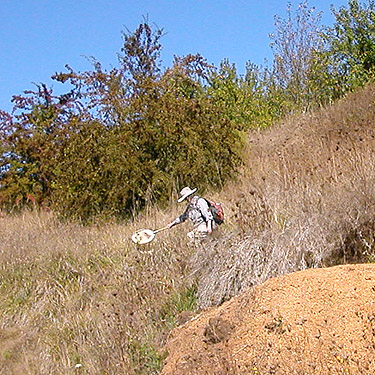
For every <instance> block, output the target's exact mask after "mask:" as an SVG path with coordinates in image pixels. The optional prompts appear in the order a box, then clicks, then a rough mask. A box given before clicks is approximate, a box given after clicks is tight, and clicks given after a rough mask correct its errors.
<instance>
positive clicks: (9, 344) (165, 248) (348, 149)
mask: <svg viewBox="0 0 375 375" xmlns="http://www.w3.org/2000/svg"><path fill="white" fill-rule="evenodd" d="M374 105H375V86H369V87H367V88H366V89H364V90H362V91H360V92H357V93H355V94H352V95H350V96H348V97H347V98H346V99H344V100H342V101H341V102H339V103H337V104H335V105H334V106H332V107H330V108H325V109H322V110H320V111H317V112H314V113H306V114H304V115H302V116H298V117H291V118H290V119H288V120H286V121H285V122H284V123H282V124H279V125H277V126H275V127H273V128H272V129H269V130H267V131H264V130H262V131H259V132H256V133H251V134H249V140H248V147H247V149H246V153H245V155H244V165H243V168H242V173H241V177H240V178H239V179H237V180H236V181H232V182H231V183H229V184H227V185H226V186H225V189H224V190H223V191H222V192H221V194H220V196H213V198H214V199H216V200H220V201H221V202H222V203H223V205H224V207H225V209H226V216H227V222H226V224H224V225H223V226H221V227H220V229H219V231H218V233H217V236H216V237H215V238H213V239H212V240H211V241H210V242H208V243H206V244H204V245H203V246H200V247H195V246H192V245H191V244H189V243H188V241H187V239H186V236H185V233H186V232H187V231H188V224H184V225H181V226H178V227H174V228H172V229H171V230H170V231H167V232H163V233H159V234H158V235H157V238H156V240H155V241H153V242H152V243H151V244H149V245H147V246H144V247H138V246H136V245H135V244H133V243H132V242H131V241H130V236H131V234H132V233H133V232H134V231H135V230H136V229H139V228H158V227H162V226H164V225H165V224H166V223H167V222H169V221H170V220H171V219H172V218H174V217H175V216H177V215H178V214H179V213H180V212H181V210H182V209H183V207H181V206H178V205H177V204H172V205H171V207H170V209H168V210H166V211H160V210H157V209H153V208H149V209H148V210H147V211H146V212H145V213H144V214H142V215H141V216H140V217H138V218H136V219H135V220H134V222H132V223H130V224H127V223H123V224H116V223H107V224H100V225H97V226H89V227H84V226H80V225H79V224H73V223H71V224H62V223H59V222H58V221H57V220H56V218H55V216H54V214H53V213H51V212H40V213H37V212H25V213H24V214H23V215H20V216H17V217H10V216H5V215H3V216H2V217H1V218H0V238H1V239H2V241H1V242H0V264H1V268H0V310H1V314H0V316H1V318H0V319H1V320H0V374H19V373H23V374H74V373H77V374H158V373H159V371H160V369H161V367H162V364H163V357H164V353H162V352H161V350H160V348H161V347H162V345H163V343H164V342H165V339H166V337H167V335H168V332H169V330H170V329H171V328H172V327H173V326H175V325H176V324H179V323H180V322H181V321H182V320H183V319H184V318H185V317H186V315H188V314H187V313H186V311H193V312H195V311H198V310H199V309H201V308H205V307H208V306H212V305H217V304H220V303H222V302H223V301H225V300H227V299H229V298H230V297H231V296H233V295H235V294H237V293H239V292H240V291H242V290H244V289H245V288H247V287H249V286H252V285H256V284H259V283H260V282H263V281H264V280H266V279H268V278H270V277H272V276H275V275H279V274H284V273H289V272H292V271H295V270H301V269H305V268H308V267H321V266H326V265H333V264H340V263H347V262H367V261H372V260H373V259H374V256H375V249H374V235H373V232H374V226H375V214H374V213H375V202H374V197H375V195H374V194H375V191H374V190H375V189H374V178H375V172H374V171H375V169H374V164H375V162H374V153H375V130H374V120H375V111H374ZM171 199H173V200H174V199H175V197H171Z"/></svg>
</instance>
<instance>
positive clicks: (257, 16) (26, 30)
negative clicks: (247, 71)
mask: <svg viewBox="0 0 375 375" xmlns="http://www.w3.org/2000/svg"><path fill="white" fill-rule="evenodd" d="M301 2H302V1H288V0H286V1H284V0H263V1H261V0H225V1H224V0H216V1H215V0H174V1H172V0H169V1H168V0H74V1H73V0H64V1H62V0H1V1H0V16H1V23H0V109H3V110H6V111H10V110H11V108H12V104H11V102H10V100H11V97H12V95H17V94H21V93H22V92H23V91H24V90H30V89H33V88H35V86H34V85H33V83H41V82H43V83H46V84H47V85H48V86H52V87H53V88H54V90H55V91H56V92H59V90H60V89H61V87H60V86H59V83H57V82H53V81H52V80H51V79H50V77H51V75H53V74H54V73H55V72H61V71H65V68H64V67H65V64H69V65H70V66H71V67H72V68H73V69H74V70H76V71H84V70H90V69H91V65H90V63H89V61H88V60H87V58H86V57H90V56H93V57H95V58H96V59H97V60H98V61H100V62H101V63H102V64H103V66H104V67H105V68H107V69H110V68H111V67H112V66H117V53H118V52H119V51H120V49H121V46H122V31H124V30H125V28H127V29H129V30H131V31H134V30H135V29H136V27H137V26H138V25H139V23H140V22H142V20H143V18H144V17H148V20H149V22H150V23H153V24H156V25H157V26H158V27H159V28H162V29H164V32H165V36H164V37H163V38H162V40H161V44H162V46H163V51H162V60H163V65H164V66H170V65H171V62H172V60H173V56H174V55H178V56H184V55H187V54H189V53H192V54H195V53H200V54H201V55H202V56H203V57H205V58H206V59H207V60H208V62H210V63H213V64H215V65H216V66H218V65H219V64H220V62H221V61H222V60H223V59H224V58H228V59H229V60H230V61H231V62H232V63H235V64H236V67H237V69H238V71H239V72H241V71H243V70H244V67H245V64H246V62H247V61H251V62H253V63H255V64H257V65H262V64H264V60H265V59H268V60H269V61H270V60H272V51H271V49H270V47H269V43H270V39H269V36H268V35H269V33H272V32H273V31H274V16H275V15H278V16H281V17H285V16H286V7H287V5H288V3H291V4H292V6H293V9H296V7H297V6H298V4H299V3H301ZM347 3H348V1H347V0H331V1H330V0H310V1H308V4H309V6H311V7H312V6H314V7H315V8H316V10H317V11H322V12H323V19H322V24H324V25H330V24H332V22H333V16H332V14H331V11H330V5H331V4H332V5H333V6H334V7H335V8H336V9H338V8H339V7H341V6H347Z"/></svg>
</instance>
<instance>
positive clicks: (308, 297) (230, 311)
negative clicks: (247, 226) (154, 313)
mask: <svg viewBox="0 0 375 375" xmlns="http://www.w3.org/2000/svg"><path fill="white" fill-rule="evenodd" d="M166 350H168V353H169V355H168V357H167V359H166V364H165V366H164V369H163V371H162V374H163V375H172V374H173V375H187V374H199V375H201V374H215V375H221V374H278V375H281V374H285V375H287V374H288V375H291V374H315V375H319V374H321V375H328V374H366V375H370V374H375V265H374V264H359V265H345V266H336V267H331V268H324V269H310V270H305V271H301V272H296V273H292V274H289V275H285V276H282V277H278V278H273V279H270V280H268V281H267V282H265V283H264V284H262V285H259V286H257V287H255V288H253V289H251V290H249V291H247V292H245V293H243V294H241V295H240V296H238V297H235V298H233V299H232V300H230V301H228V302H226V303H225V304H223V305H222V306H220V307H218V308H212V309H209V310H207V311H205V312H203V313H201V314H200V315H198V316H196V317H195V318H193V319H192V320H191V321H190V322H188V323H186V324H184V325H183V326H180V327H178V328H176V329H175V330H174V331H173V332H172V333H171V335H170V337H169V340H168V342H167V345H166Z"/></svg>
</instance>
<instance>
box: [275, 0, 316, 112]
mask: <svg viewBox="0 0 375 375" xmlns="http://www.w3.org/2000/svg"><path fill="white" fill-rule="evenodd" d="M320 21H321V13H319V12H318V13H316V10H315V8H313V7H309V6H308V2H307V1H304V2H303V3H300V4H299V5H298V8H297V10H296V11H295V12H293V11H292V5H291V4H290V3H289V4H288V7H287V16H286V18H285V19H283V18H282V17H280V16H276V17H275V32H274V33H273V34H270V38H271V47H272V50H273V54H274V67H273V72H272V76H271V81H273V85H272V87H273V90H272V91H271V92H274V93H275V95H276V98H279V101H280V102H282V104H283V107H285V111H289V110H295V109H296V108H297V109H298V108H307V107H309V105H310V103H311V100H312V98H313V96H314V91H313V90H312V88H311V86H310V76H311V68H312V66H313V65H314V62H315V60H314V58H315V56H316V54H317V53H319V52H320V51H322V48H323V41H322V38H321V36H320V32H321V29H322V28H321V25H320ZM275 85H276V86H275ZM275 88H277V89H276V92H275ZM280 90H282V91H280ZM281 92H282V95H281V97H280V94H281Z"/></svg>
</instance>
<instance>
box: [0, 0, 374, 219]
mask: <svg viewBox="0 0 375 375" xmlns="http://www.w3.org/2000/svg"><path fill="white" fill-rule="evenodd" d="M348 5H349V7H348V9H346V8H344V7H342V8H340V9H339V10H338V11H335V10H333V12H334V15H335V18H336V23H335V25H334V27H332V28H327V29H325V30H324V29H323V28H322V27H321V25H320V21H321V14H320V13H316V11H315V9H314V8H312V7H309V6H308V3H307V1H305V2H303V3H301V4H299V6H298V8H297V9H296V11H295V12H294V13H293V12H292V6H291V4H289V5H288V8H287V16H286V18H285V19H283V18H281V17H276V18H275V28H276V30H275V33H273V34H271V41H272V43H271V46H272V49H273V52H274V63H273V66H272V68H267V67H265V68H259V67H257V66H255V65H254V64H252V63H251V62H248V63H247V65H246V71H245V74H244V75H243V76H240V75H239V74H238V73H237V70H236V67H235V65H234V64H231V63H230V62H229V60H228V59H224V60H223V61H222V63H221V64H220V66H219V67H218V68H216V67H215V66H212V65H209V64H208V63H207V61H206V60H205V59H204V58H203V57H202V56H200V55H199V54H198V55H187V56H184V57H176V58H175V60H174V62H173V64H172V66H171V67H169V68H166V69H164V70H163V69H162V68H161V60H160V53H161V49H162V46H161V43H160V40H161V38H162V36H163V30H160V29H156V30H154V29H153V28H152V27H151V26H150V25H149V24H148V22H147V21H145V22H143V23H141V24H140V25H139V26H138V28H137V29H136V30H135V32H133V33H132V32H129V31H127V32H124V33H123V47H122V48H121V52H120V53H119V55H118V67H116V68H112V69H111V70H110V71H107V70H105V69H104V68H103V67H102V65H101V64H100V62H98V61H96V60H95V59H93V60H92V64H93V69H92V70H91V71H85V72H75V71H74V70H73V69H72V68H70V67H69V66H66V68H67V71H66V72H64V73H58V74H55V75H54V76H53V78H54V79H55V80H57V81H59V82H61V83H62V84H66V85H69V91H68V92H67V93H66V94H64V95H61V96H54V95H53V92H52V90H50V89H48V88H47V87H46V86H45V85H43V84H41V85H39V86H37V90H36V91H26V92H25V96H15V97H14V98H13V102H14V111H13V113H12V115H10V114H7V113H5V112H3V111H2V112H0V163H1V164H0V206H1V208H3V209H4V208H5V209H8V210H14V209H15V208H17V207H18V208H21V207H23V206H25V205H29V206H34V207H35V206H43V205H45V206H50V207H52V208H54V209H55V210H57V211H58V212H60V214H61V216H63V217H66V218H76V219H82V220H85V221H86V220H90V219H91V218H93V217H97V216H98V215H101V216H104V217H108V216H111V217H112V216H116V217H124V216H126V217H129V215H131V214H132V213H133V212H134V211H138V210H140V209H142V208H143V207H145V206H146V205H147V204H150V203H155V202H158V203H161V204H164V203H165V202H167V201H168V200H169V199H170V197H171V194H172V193H173V192H174V191H175V190H176V189H177V190H178V189H179V188H180V187H181V186H183V185H195V186H199V187H200V188H201V189H202V190H204V189H206V188H219V187H221V186H223V184H224V183H225V181H226V180H228V179H230V178H233V177H234V176H235V171H236V169H237V167H238V166H239V165H240V164H241V150H242V146H243V145H244V143H245V139H246V132H247V131H248V130H250V129H254V128H262V127H267V126H270V125H271V124H273V123H274V122H275V121H277V120H278V119H280V118H282V117H283V116H285V115H286V114H289V113H291V112H298V111H301V110H306V109H309V108H311V107H313V106H317V105H321V104H325V103H329V102H331V101H332V100H335V99H337V98H339V97H341V96H342V95H343V94H344V93H345V92H347V91H350V90H353V89H355V88H356V87H358V86H361V85H363V84H365V83H366V82H368V81H369V80H370V79H372V77H373V72H374V63H375V57H374V51H375V47H374V40H375V34H374V30H375V28H374V21H375V2H374V1H373V0H370V1H368V4H367V5H360V4H359V2H358V1H357V0H350V1H349V3H348Z"/></svg>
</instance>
